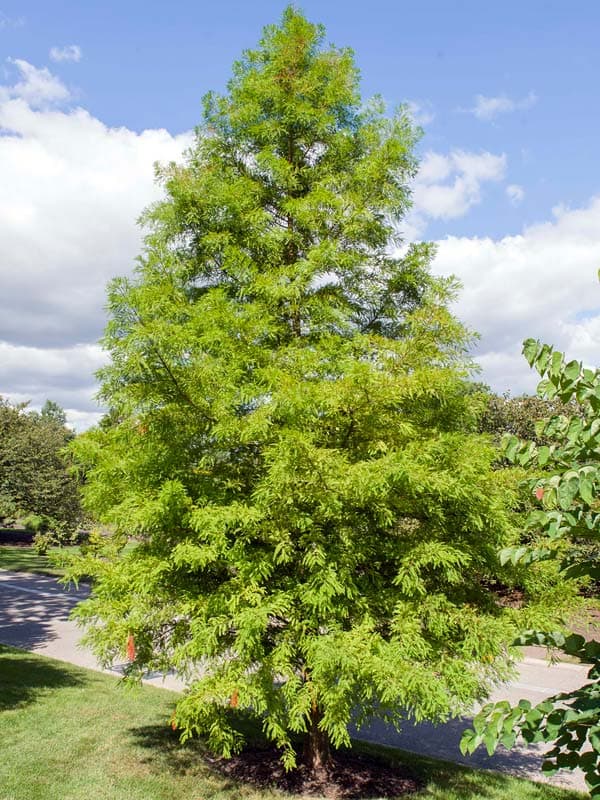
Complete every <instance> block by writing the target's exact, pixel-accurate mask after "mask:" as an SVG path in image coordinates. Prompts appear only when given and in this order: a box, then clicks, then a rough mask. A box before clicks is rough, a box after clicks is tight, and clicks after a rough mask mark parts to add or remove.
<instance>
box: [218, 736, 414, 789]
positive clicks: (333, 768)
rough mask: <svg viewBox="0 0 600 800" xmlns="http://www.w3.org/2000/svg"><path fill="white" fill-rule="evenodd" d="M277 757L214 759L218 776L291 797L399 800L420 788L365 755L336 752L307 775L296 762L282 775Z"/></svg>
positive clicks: (265, 753) (262, 753)
mask: <svg viewBox="0 0 600 800" xmlns="http://www.w3.org/2000/svg"><path fill="white" fill-rule="evenodd" d="M280 755H281V754H280V753H278V752H277V751H275V750H263V749H258V748H247V749H245V750H244V751H243V752H242V753H240V754H239V755H236V756H233V757H232V758H230V759H215V761H214V762H213V766H214V767H215V769H216V770H217V771H218V772H219V773H220V774H221V775H225V776H227V777H229V778H234V779H235V780H237V781H241V782H245V783H250V784H252V785H253V786H256V787H258V788H260V789H267V788H276V789H279V790H280V791H283V792H288V793H290V794H295V795H309V796H312V797H326V798H335V800H337V799H338V798H340V800H341V799H342V798H343V800H358V798H361V799H362V798H369V797H401V796H403V795H404V796H407V795H411V794H414V793H415V792H417V791H419V789H421V788H422V786H423V784H422V783H420V782H419V781H418V780H417V779H416V778H415V777H414V776H413V775H411V774H410V772H409V771H408V770H407V769H406V768H404V767H401V766H392V765H390V764H387V763H385V762H384V761H380V760H378V759H375V758H371V757H369V756H366V755H359V754H354V753H350V752H337V753H335V754H334V755H333V757H332V759H331V762H330V763H329V764H328V765H327V767H326V768H325V769H324V770H323V771H322V772H320V773H317V774H314V773H311V772H310V771H309V770H308V769H307V767H306V765H305V764H303V763H302V761H301V760H300V759H299V762H298V767H297V769H294V770H291V771H290V772H286V771H285V769H284V768H283V766H282V764H281V761H280V760H279V758H280Z"/></svg>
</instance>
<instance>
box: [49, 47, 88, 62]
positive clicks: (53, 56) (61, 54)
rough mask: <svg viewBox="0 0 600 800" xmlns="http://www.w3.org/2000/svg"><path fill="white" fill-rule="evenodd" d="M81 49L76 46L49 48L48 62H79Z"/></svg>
mask: <svg viewBox="0 0 600 800" xmlns="http://www.w3.org/2000/svg"><path fill="white" fill-rule="evenodd" d="M81 55H82V54H81V47H79V45H78V44H67V45H65V46H64V47H51V48H50V53H49V56H50V60H51V61H56V62H60V61H75V62H78V61H81Z"/></svg>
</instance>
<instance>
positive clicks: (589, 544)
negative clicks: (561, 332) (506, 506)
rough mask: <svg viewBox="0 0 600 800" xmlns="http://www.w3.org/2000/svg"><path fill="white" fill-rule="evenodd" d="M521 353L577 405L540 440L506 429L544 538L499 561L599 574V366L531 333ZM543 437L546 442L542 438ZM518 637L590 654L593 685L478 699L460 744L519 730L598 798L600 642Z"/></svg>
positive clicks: (542, 431)
mask: <svg viewBox="0 0 600 800" xmlns="http://www.w3.org/2000/svg"><path fill="white" fill-rule="evenodd" d="M523 353H524V355H525V357H526V358H527V360H528V362H529V364H530V366H533V367H535V369H536V370H537V371H538V373H539V374H540V377H541V378H542V380H541V382H540V384H539V386H538V393H539V395H540V397H542V398H545V399H547V400H548V401H550V402H556V400H559V401H560V402H561V403H562V404H570V407H571V408H575V409H576V412H575V413H572V414H570V415H567V414H565V413H558V414H554V415H552V416H551V417H550V418H548V419H546V420H541V421H539V422H538V423H537V425H536V434H537V437H538V443H536V442H531V441H530V442H525V441H522V440H520V439H518V438H517V437H516V436H513V435H509V436H507V437H506V439H505V441H504V453H505V455H506V457H507V458H508V459H509V460H511V461H512V462H516V463H518V464H520V465H522V466H523V467H531V468H533V469H534V470H536V471H537V474H534V477H533V478H532V479H531V481H530V483H529V491H530V494H531V496H532V497H535V504H536V507H535V508H534V510H533V511H532V512H531V513H530V515H529V518H528V521H527V527H528V529H529V530H530V531H537V532H539V534H540V535H542V536H543V537H544V542H543V544H540V543H539V542H538V543H537V544H535V545H528V546H518V547H511V548H506V549H504V550H503V551H502V553H501V559H502V561H503V562H504V563H508V562H511V563H513V564H518V563H520V564H528V565H531V564H535V563H536V562H541V561H546V560H557V559H559V560H560V561H561V568H562V574H563V576H564V578H565V579H574V578H576V579H581V578H583V579H588V580H592V581H597V580H598V578H600V566H599V564H598V547H599V544H600V514H599V510H600V509H599V503H598V488H599V486H600V413H599V412H600V372H599V371H598V370H592V369H586V368H583V366H582V365H581V363H580V362H578V361H570V362H568V363H566V361H565V359H564V356H563V355H562V353H559V352H557V351H555V350H553V348H552V347H550V346H549V345H545V344H544V345H542V344H540V343H539V342H536V341H534V340H533V339H528V340H527V341H526V342H525V343H524V346H523ZM540 442H543V443H540ZM516 643H518V644H546V645H547V646H549V647H555V648H560V649H561V650H563V651H564V652H565V653H567V654H569V655H572V656H577V657H578V658H581V659H582V660H583V661H585V662H591V663H592V667H591V669H590V671H589V673H588V678H589V679H590V683H588V684H586V685H584V686H582V687H581V688H580V689H578V690H576V691H574V692H569V693H565V694H560V695H557V696H556V697H553V698H550V699H549V700H545V701H544V702H543V703H540V704H538V705H537V706H535V707H533V708H532V707H531V704H530V703H528V702H527V701H521V702H520V703H519V706H518V707H517V708H510V706H509V705H508V703H497V704H496V705H488V706H485V707H484V708H483V709H482V711H481V712H480V714H479V715H478V716H477V717H476V718H475V720H474V730H473V731H469V732H467V734H465V737H464V739H463V742H462V748H463V752H472V751H473V750H475V749H476V747H478V746H479V745H480V744H482V743H483V744H485V745H486V747H487V748H488V751H489V752H493V750H494V749H495V747H496V746H497V744H498V743H499V742H501V743H502V744H505V745H506V746H507V747H510V746H511V745H512V743H514V741H515V737H516V733H517V732H518V733H520V734H521V735H522V736H523V738H524V739H525V741H527V742H549V743H552V745H553V746H552V748H551V749H550V750H549V751H548V753H547V754H546V761H545V763H544V765H543V769H544V771H546V772H550V773H552V772H555V771H556V770H558V769H565V768H566V769H575V768H576V767H579V768H581V769H582V770H583V772H584V774H585V777H586V781H587V783H588V786H589V787H590V790H591V794H592V796H593V797H600V736H599V732H600V681H599V678H600V643H599V642H596V641H588V642H586V641H585V639H584V638H583V637H581V636H577V635H570V636H567V637H565V636H564V635H563V634H561V633H556V632H551V633H546V632H540V631H537V630H531V631H527V632H526V633H524V634H522V635H521V637H520V638H519V639H518V640H517V642H516Z"/></svg>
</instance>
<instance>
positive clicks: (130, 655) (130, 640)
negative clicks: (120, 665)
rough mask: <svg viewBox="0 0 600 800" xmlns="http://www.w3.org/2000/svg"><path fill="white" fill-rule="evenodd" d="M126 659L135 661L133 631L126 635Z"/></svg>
mask: <svg viewBox="0 0 600 800" xmlns="http://www.w3.org/2000/svg"><path fill="white" fill-rule="evenodd" d="M127 660H128V661H135V640H134V638H133V633H130V634H129V636H128V637H127Z"/></svg>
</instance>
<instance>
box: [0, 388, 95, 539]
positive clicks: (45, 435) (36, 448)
mask: <svg viewBox="0 0 600 800" xmlns="http://www.w3.org/2000/svg"><path fill="white" fill-rule="evenodd" d="M46 407H47V406H45V407H44V408H46ZM51 411H52V413H51V414H48V413H47V414H44V413H41V414H38V413H36V412H29V411H28V410H27V405H26V404H20V405H11V404H10V403H8V402H7V401H6V400H3V399H2V398H0V498H2V507H3V508H4V514H3V516H12V515H15V514H16V513H20V514H21V515H25V514H29V513H32V514H37V515H44V516H45V517H48V518H49V524H50V525H51V527H53V528H54V529H55V530H56V531H57V532H59V533H60V532H61V531H62V532H64V533H68V532H72V531H73V530H74V529H75V527H76V526H77V524H78V523H79V521H80V519H81V504H80V499H79V487H78V484H77V480H76V479H75V477H74V476H73V475H71V474H70V472H69V470H68V459H67V457H66V456H65V455H64V453H63V450H64V448H65V446H66V444H67V443H68V442H69V441H70V440H71V439H72V438H73V432H72V431H71V430H70V429H68V428H66V427H65V425H64V424H63V423H62V422H61V421H60V420H61V418H62V417H61V414H64V412H63V411H62V409H60V407H59V406H57V405H56V404H53V405H52V407H51ZM58 412H61V414H59V413H58ZM6 512H8V513H6Z"/></svg>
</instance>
